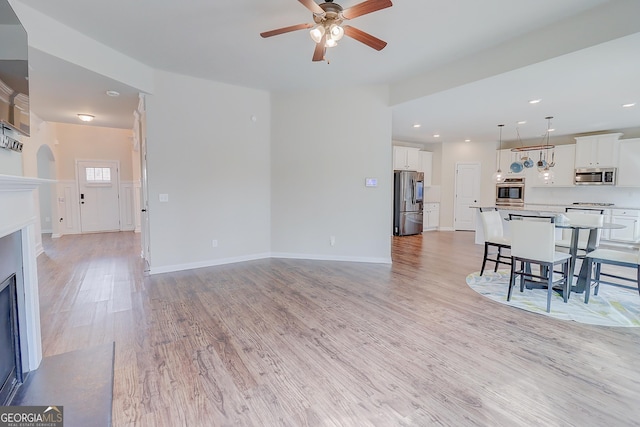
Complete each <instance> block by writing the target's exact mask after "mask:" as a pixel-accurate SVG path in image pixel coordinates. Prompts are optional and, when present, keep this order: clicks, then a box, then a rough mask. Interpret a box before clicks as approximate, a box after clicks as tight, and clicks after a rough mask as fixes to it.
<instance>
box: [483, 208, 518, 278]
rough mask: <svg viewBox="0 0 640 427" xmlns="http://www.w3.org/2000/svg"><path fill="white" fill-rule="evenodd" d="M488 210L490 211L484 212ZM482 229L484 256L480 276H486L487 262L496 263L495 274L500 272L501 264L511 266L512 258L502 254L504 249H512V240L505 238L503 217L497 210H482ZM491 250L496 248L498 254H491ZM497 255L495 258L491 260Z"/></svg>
mask: <svg viewBox="0 0 640 427" xmlns="http://www.w3.org/2000/svg"><path fill="white" fill-rule="evenodd" d="M483 209H488V210H483ZM480 217H481V218H482V228H483V230H484V256H483V258H482V268H481V269H480V276H482V275H483V274H484V268H485V266H486V264H487V261H491V262H494V263H495V268H494V270H493V271H494V273H495V272H496V271H498V266H499V265H500V264H504V265H511V257H510V256H507V255H503V254H502V250H503V249H511V240H510V239H509V238H508V237H505V236H504V229H503V227H502V217H500V213H499V212H498V209H496V208H480ZM489 248H496V249H497V251H496V252H492V253H489ZM491 255H495V256H496V257H495V258H490V256H491Z"/></svg>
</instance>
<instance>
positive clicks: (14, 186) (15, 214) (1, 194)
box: [0, 175, 55, 371]
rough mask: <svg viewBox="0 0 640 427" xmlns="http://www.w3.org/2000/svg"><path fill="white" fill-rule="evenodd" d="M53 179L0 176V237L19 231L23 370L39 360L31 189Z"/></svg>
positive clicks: (34, 204)
mask: <svg viewBox="0 0 640 427" xmlns="http://www.w3.org/2000/svg"><path fill="white" fill-rule="evenodd" d="M51 182H55V181H52V180H48V179H39V178H26V177H20V176H10V175H0V237H4V236H8V235H9V234H12V233H15V232H16V231H21V232H22V233H21V235H22V269H23V276H24V284H23V285H24V289H23V290H24V304H25V306H24V307H23V308H22V309H23V310H24V311H23V313H24V324H22V323H21V324H20V339H21V346H22V347H24V346H27V351H26V352H23V359H22V367H23V370H24V371H32V370H34V369H37V368H38V366H39V365H40V362H41V361H42V337H41V330H40V301H39V296H38V295H39V293H38V269H37V257H36V224H37V221H38V216H39V214H38V212H37V202H36V197H37V195H36V193H35V190H36V189H37V188H38V186H39V185H42V184H45V183H51Z"/></svg>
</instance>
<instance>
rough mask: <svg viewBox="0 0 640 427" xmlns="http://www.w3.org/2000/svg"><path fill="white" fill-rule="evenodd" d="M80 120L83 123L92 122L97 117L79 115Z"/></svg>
mask: <svg viewBox="0 0 640 427" xmlns="http://www.w3.org/2000/svg"><path fill="white" fill-rule="evenodd" d="M78 118H79V119H80V120H82V121H83V122H90V121H92V120H93V119H95V117H94V116H92V115H91V114H78Z"/></svg>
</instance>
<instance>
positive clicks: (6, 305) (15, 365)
mask: <svg viewBox="0 0 640 427" xmlns="http://www.w3.org/2000/svg"><path fill="white" fill-rule="evenodd" d="M21 360H22V358H21V357H20V333H19V330H18V293H17V290H16V275H15V274H12V275H10V276H9V277H8V278H6V279H5V280H4V281H3V282H2V283H1V284H0V405H3V406H5V405H8V404H9V403H10V402H11V399H12V398H13V395H14V394H15V392H16V390H17V389H18V387H19V386H20V384H22V365H21Z"/></svg>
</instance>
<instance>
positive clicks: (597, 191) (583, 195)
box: [525, 185, 640, 209]
mask: <svg viewBox="0 0 640 427" xmlns="http://www.w3.org/2000/svg"><path fill="white" fill-rule="evenodd" d="M574 202H589V203H613V204H614V205H616V206H620V207H627V208H639V209H640V188H631V187H609V186H601V187H599V186H595V185H594V186H584V187H566V188H564V187H557V188H544V187H532V188H527V189H526V192H525V203H539V204H549V205H555V204H561V205H570V204H572V203H574Z"/></svg>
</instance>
